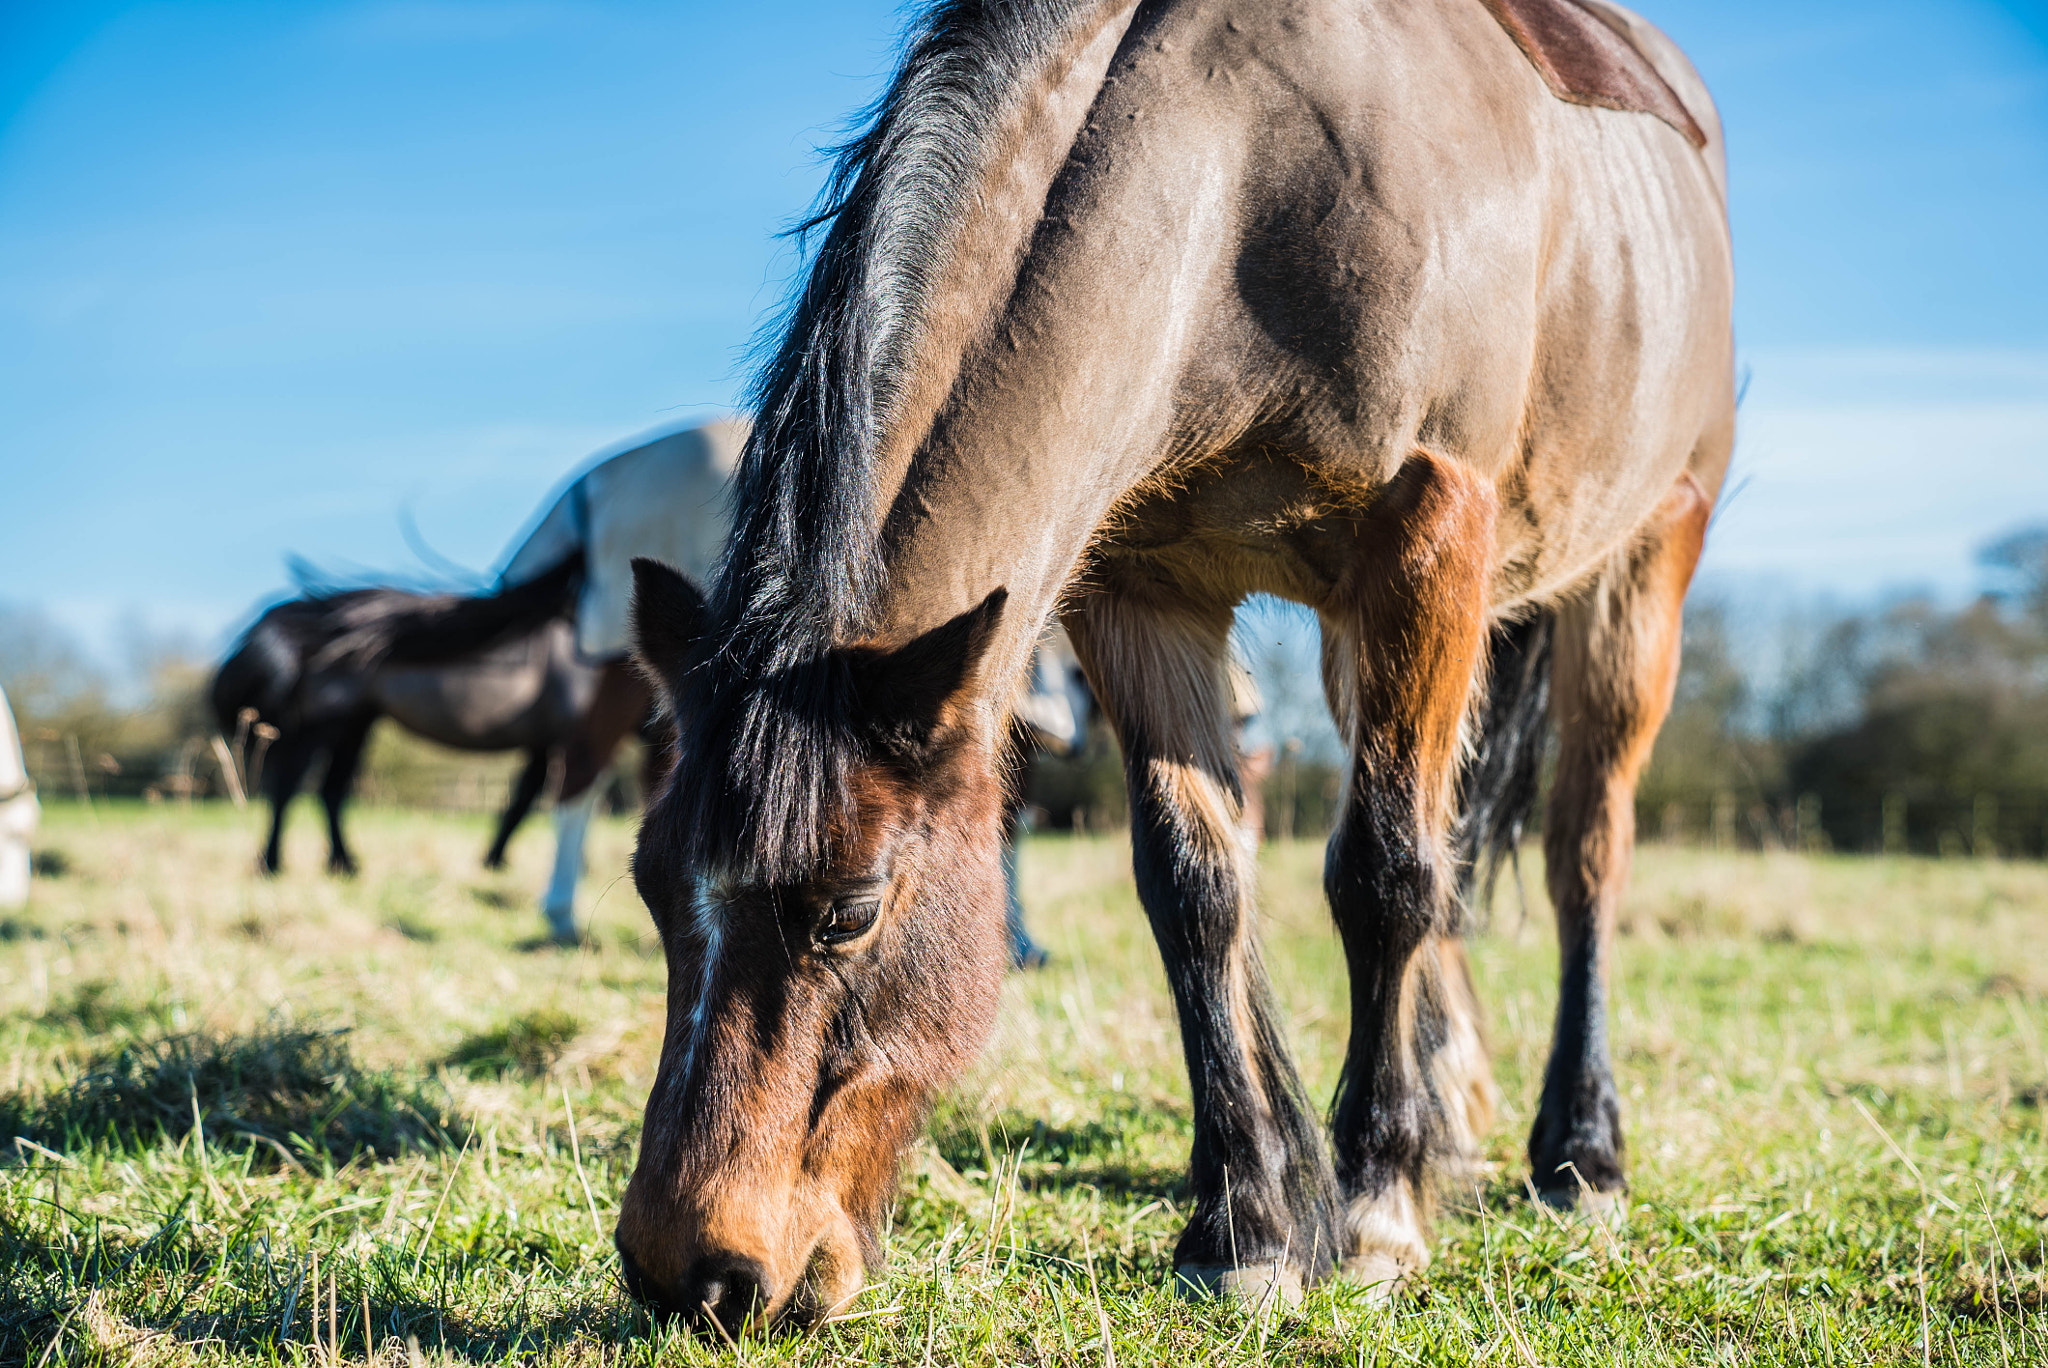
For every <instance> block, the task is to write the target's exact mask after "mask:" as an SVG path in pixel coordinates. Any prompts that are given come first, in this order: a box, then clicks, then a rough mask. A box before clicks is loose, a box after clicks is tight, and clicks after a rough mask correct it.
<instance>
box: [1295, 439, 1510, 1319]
mask: <svg viewBox="0 0 2048 1368" xmlns="http://www.w3.org/2000/svg"><path fill="white" fill-rule="evenodd" d="M1495 509H1496V502H1495V498H1494V494H1493V491H1492V488H1491V487H1490V486H1489V485H1487V484H1486V483H1485V482H1484V481H1482V480H1480V479H1478V478H1477V477H1475V476H1473V475H1470V474H1468V473H1467V472H1465V471H1464V469H1463V468H1462V467H1460V466H1457V465H1455V464H1453V463H1451V462H1449V461H1444V460H1439V459H1437V458H1435V457H1432V456H1427V455H1418V456H1417V457H1416V458H1415V459H1414V460H1413V461H1411V462H1410V463H1409V465H1408V467H1407V468H1406V469H1405V470H1404V472H1403V474H1402V476H1401V477H1400V478H1399V479H1398V480H1397V481H1396V482H1395V483H1394V485H1393V486H1392V487H1390V488H1389V489H1388V490H1387V491H1386V493H1385V494H1384V496H1383V497H1382V498H1381V499H1380V500H1379V501H1378V502H1377V503H1376V504H1375V505H1374V507H1373V510H1372V514H1371V516H1370V517H1369V518H1368V520H1367V521H1366V523H1365V525H1364V527H1363V528H1362V529H1361V533H1360V536H1359V540H1358V552H1357V557H1356V560H1355V562H1354V563H1353V565H1352V566H1351V567H1349V570H1348V572H1347V573H1346V575H1345V576H1344V577H1343V580H1342V581H1341V582H1340V584H1339V585H1338V587H1337V591H1336V593H1335V594H1334V595H1333V596H1332V597H1331V599H1330V600H1329V601H1327V602H1326V603H1325V604H1324V605H1322V609H1321V612H1322V618H1323V675H1324V685H1325V687H1326V689H1327V690H1328V692H1329V695H1330V708H1331V712H1332V714H1333V715H1334V716H1335V717H1336V719H1337V723H1338V727H1339V730H1340V732H1342V733H1343V735H1344V736H1345V738H1346V740H1347V741H1348V742H1349V743H1350V746H1351V773H1350V777H1349V782H1348V787H1347V790H1346V793H1345V797H1344V806H1343V810H1342V812H1341V813H1340V815H1339V817H1338V821H1337V827H1336V831H1335V832H1334V833H1333V834H1332V836H1331V838H1330V844H1329V852H1328V856H1327V860H1326V863H1325V867H1324V876H1323V883H1324V889H1325V892H1326V893H1327V894H1328V896H1329V900H1330V912H1331V915H1332V916H1333V917H1334V918H1335V919H1336V923H1337V930H1338V932H1339V934H1340V936H1341V937H1342V939H1343V943H1344V954H1345V959H1346V962H1347V966H1348V968H1349V971H1350V977H1351V1039H1350V1042H1349V1046H1348V1049H1347V1052H1346V1055H1345V1060H1344V1072H1343V1076H1342V1080H1341V1081H1340V1083H1339V1084H1338V1090H1337V1100H1336V1103H1335V1106H1334V1108H1333V1114H1332V1125H1333V1130H1334V1135H1333V1140H1334V1147H1335V1155H1336V1168H1337V1178H1338V1182H1339V1183H1340V1185H1341V1187H1342V1189H1343V1192H1344V1196H1345V1198H1346V1201H1347V1210H1346V1242H1345V1249H1344V1251H1343V1256H1344V1264H1345V1271H1346V1273H1347V1275H1349V1276H1351V1277H1353V1278H1355V1279H1357V1280H1358V1281H1361V1282H1364V1283H1366V1284H1368V1285H1374V1286H1378V1287H1380V1288H1381V1289H1382V1290H1384V1291H1391V1289H1392V1288H1393V1286H1394V1285H1395V1283H1396V1282H1397V1281H1398V1280H1399V1279H1401V1278H1402V1277H1404V1276H1405V1275H1407V1274H1408V1273H1410V1272H1412V1271H1414V1270H1415V1269H1417V1268H1420V1267H1421V1266H1422V1265H1423V1264H1424V1263H1426V1262H1427V1261H1428V1259H1429V1246H1428V1242H1427V1241H1428V1230H1427V1213H1428V1209H1429V1205H1430V1198H1431V1195H1432V1194H1431V1187H1430V1181H1429V1180H1430V1177H1431V1173H1432V1170H1433V1169H1436V1168H1439V1167H1442V1166H1444V1165H1447V1164H1451V1163H1455V1162H1457V1161H1459V1160H1460V1159H1462V1158H1463V1157H1464V1156H1466V1155H1468V1154H1469V1153H1470V1151H1471V1149H1472V1147H1473V1144H1474V1140H1475V1138H1476V1135H1477V1133H1478V1132H1479V1131H1480V1130H1482V1129H1483V1128H1484V1127H1485V1125H1486V1124H1487V1123H1488V1122H1489V1121H1490V1120H1491V1114H1492V1106H1493V1096H1494V1088H1493V1078H1492V1073H1491V1071H1490V1069H1489V1067H1488V1065H1487V1060H1486V1052H1485V1047H1484V1044H1483V1042H1482V1040H1481V1037H1480V1032H1479V1023H1478V1019H1477V1016H1478V1013H1477V1005H1476V1003H1475V1002H1474V1000H1473V995H1472V991H1471V983H1470V980H1469V978H1468V977H1467V974H1466V970H1465V961H1464V951H1463V947H1462V945H1461V943H1460V942H1459V940H1458V918H1457V910H1456V903H1455V898H1454V890H1455V889H1456V886H1457V879H1456V876H1455V867H1454V862H1453V857H1452V854H1451V850H1450V844H1449V835H1450V830H1451V825H1452V821H1453V814H1454V807H1453V802H1454V796H1453V785H1454V783H1455V775H1456V766H1457V759H1458V738H1459V731H1460V727H1461V725H1462V724H1463V721H1464V717H1465V713H1466V710H1467V707H1468V706H1469V703H1470V700H1471V696H1472V691H1473V686H1474V682H1475V676H1476V674H1477V673H1478V670H1479V662H1480V661H1481V660H1482V658H1483V651H1484V647H1485V642H1486V632H1487V610H1488V597H1489V578H1490V573H1491V558H1492V554H1493V550H1492V548H1493V525H1494V517H1495Z"/></svg>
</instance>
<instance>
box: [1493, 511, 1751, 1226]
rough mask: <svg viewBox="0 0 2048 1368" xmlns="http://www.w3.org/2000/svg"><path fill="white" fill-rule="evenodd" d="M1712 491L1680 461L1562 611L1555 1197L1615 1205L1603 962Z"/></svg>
mask: <svg viewBox="0 0 2048 1368" xmlns="http://www.w3.org/2000/svg"><path fill="white" fill-rule="evenodd" d="M1712 508H1713V505H1712V502H1711V501H1710V500H1709V499H1708V497H1707V495H1706V492H1705V491H1704V490H1702V489H1701V488H1700V486H1699V484H1698V483H1697V482H1696V481H1695V480H1694V479H1693V478H1692V477H1691V476H1690V475H1687V476H1685V477H1683V478H1681V479H1680V480H1679V482H1678V483H1677V484H1676V485H1675V486H1674V487H1673V488H1672V490H1671V492H1670V493H1669V494H1668V495H1667V496H1666V497H1665V499H1664V500H1663V502H1662V503H1661V504H1660V505H1659V506H1658V508H1657V511H1656V513H1655V515H1654V516H1653V517H1652V518H1651V520H1650V522H1649V524H1648V525H1647V527H1646V528H1645V529H1644V530H1643V532H1642V533H1641V534H1639V535H1638V536H1637V537H1636V538H1635V540H1634V542H1633V543H1632V544H1631V545H1630V546H1629V547H1628V548H1627V549H1626V550H1624V551H1623V552H1622V553H1620V554H1619V555H1618V556H1616V558H1615V559H1614V560H1613V561H1612V562H1611V563H1610V564H1609V565H1608V566H1607V568H1606V569H1605V570H1604V571H1603V572H1602V573H1601V574H1600V575H1599V576H1598V577H1597V578H1596V579H1595V580H1594V581H1593V583H1592V584H1591V585H1589V586H1588V587H1587V589H1586V590H1585V591H1583V592H1582V593H1580V594H1579V595H1577V596H1575V597H1574V598H1572V599H1571V600H1569V601H1568V602H1566V603H1565V604H1563V605H1562V606H1561V607H1560V609H1559V613H1558V622H1557V635H1556V645H1555V653H1556V654H1555V663H1554V665H1553V666H1552V669H1553V672H1554V673H1553V676H1552V681H1551V692H1550V704H1551V717H1552V721H1553V723H1554V725H1555V726H1556V728H1557V733H1558V742H1559V747H1558V760H1557V773H1556V778H1555V780H1554V781H1553V783H1552V786H1551V792H1550V800H1549V805H1548V809H1547V812H1546V814H1545V818H1544V839H1543V846H1544V864H1545V867H1546V871H1547V874H1546V880H1547V882H1548V884H1549V886H1550V899H1551V903H1552V905H1553V906H1554V907H1555V908H1556V909H1557V934H1558V952H1559V969H1560V973H1559V983H1558V1004H1557V1024H1556V1031H1555V1034H1554V1036H1553V1038H1552V1043H1551V1051H1550V1063H1549V1066H1548V1068H1547V1069H1546V1070H1545V1073H1544V1079H1543V1100H1542V1103H1541V1105H1540V1106H1539V1108H1538V1110H1537V1114H1536V1122H1535V1125H1534V1127H1533V1128H1532V1129H1531V1131H1530V1133H1529V1162H1530V1165H1531V1167H1532V1169H1533V1172H1534V1177H1535V1183H1536V1189H1537V1192H1538V1193H1539V1195H1541V1196H1542V1197H1543V1198H1544V1200H1545V1201H1547V1202H1549V1203H1551V1204H1552V1205H1556V1206H1562V1207H1572V1206H1577V1205H1580V1204H1582V1203H1583V1204H1584V1205H1586V1206H1588V1207H1591V1208H1597V1209H1601V1210H1607V1211H1612V1212H1615V1213H1618V1212H1619V1211H1620V1210H1621V1209H1622V1202H1623V1197H1624V1194H1625V1193H1626V1192H1627V1189H1628V1180H1627V1177H1626V1175H1625V1173H1624V1169H1623V1143H1622V1133H1621V1106H1620V1099H1619V1095H1618V1093H1617V1091H1616V1089H1615V1085H1614V1072H1613V1067H1612V1064H1611V1062H1610V1059H1609V1052H1608V1043H1607V967H1608V958H1609V953H1610V949H1611V943H1612V940H1613V936H1614V921H1615V914H1616V912H1617V910H1618V909H1619V907H1620V903H1621V897H1622V893H1623V890H1624V889H1625V887H1626V885H1627V883H1628V870H1629V862H1630V857H1631V855H1632V854H1633V852H1634V848H1635V790H1636V779H1637V776H1638V775H1640V774H1641V772H1642V768H1643V765H1644V764H1645V762H1647V761H1648V760H1649V757H1650V746H1651V743H1652V742H1654V741H1655V740H1656V737H1657V730H1658V728H1659V727H1660V726H1662V725H1663V722H1664V715H1665V713H1666V712H1668V711H1669V710H1670V707H1671V693H1672V689H1673V686H1674V685H1675V684H1676V682H1677V678H1678V646H1679V635H1680V626H1681V614H1682V611H1683V607H1684V602H1685V591H1686V587H1687V585H1689V584H1690V583H1691V580H1692V572H1693V566H1694V565H1695V564H1696V563H1697V561H1698V559H1699V553H1700V546H1701V542H1702V540H1703V539H1704V538H1705V536H1706V527H1707V518H1708V515H1709V514H1710V513H1711V512H1712Z"/></svg>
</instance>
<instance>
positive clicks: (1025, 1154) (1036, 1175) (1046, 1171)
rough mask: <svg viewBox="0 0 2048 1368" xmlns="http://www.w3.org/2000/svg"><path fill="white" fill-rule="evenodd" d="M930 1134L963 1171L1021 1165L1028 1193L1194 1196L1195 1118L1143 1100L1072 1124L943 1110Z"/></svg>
mask: <svg viewBox="0 0 2048 1368" xmlns="http://www.w3.org/2000/svg"><path fill="white" fill-rule="evenodd" d="M930 1134H931V1140H932V1144H933V1145H934V1147H936V1148H937V1150H938V1151H939V1153H940V1155H941V1156H943V1157H944V1158H945V1160H946V1162H947V1163H949V1164H951V1165H952V1166H953V1167H954V1168H955V1169H958V1170H961V1171H962V1172H965V1171H967V1170H970V1169H978V1170H981V1171H983V1172H987V1171H989V1169H990V1167H991V1165H992V1164H1016V1165H1019V1166H1020V1171H1019V1173H1018V1178H1017V1182H1018V1185H1019V1186H1020V1187H1021V1188H1023V1189H1024V1190H1025V1191H1026V1192H1033V1193H1056V1192H1064V1191H1069V1190H1073V1189H1078V1188H1093V1189H1095V1190H1097V1191H1099V1192H1101V1193H1102V1194H1103V1195H1104V1196H1106V1197H1142V1198H1154V1197H1165V1198H1170V1199H1172V1200H1174V1201H1176V1202H1178V1201H1180V1200H1181V1199H1183V1198H1185V1197H1186V1196H1187V1195H1188V1193H1189V1190H1190V1189H1189V1188H1188V1182H1187V1147H1188V1145H1189V1144H1190V1143H1191V1141H1192V1133H1191V1131H1190V1128H1189V1124H1188V1119H1187V1117H1186V1116H1185V1115H1183V1114H1181V1113H1180V1112H1178V1111H1175V1110H1171V1109H1168V1108H1165V1107H1159V1106H1156V1105H1151V1104H1147V1103H1145V1102H1141V1101H1139V1100H1137V1099H1135V1098H1129V1099H1117V1100H1115V1101H1112V1102H1111V1103H1110V1104H1109V1105H1107V1106H1105V1107H1104V1109H1103V1110H1102V1111H1101V1112H1099V1113H1098V1114H1097V1115H1095V1116H1093V1117H1091V1118H1088V1119H1086V1120H1081V1121H1076V1122H1074V1123H1073V1124H1071V1125H1052V1124H1050V1123H1048V1122H1047V1121H1046V1120H1045V1119H1044V1118H1042V1117H1033V1116H1029V1115H1026V1114H1024V1113H1022V1112H1018V1111H1014V1110H1011V1111H1003V1112H999V1113H997V1114H995V1115H993V1116H990V1117H987V1118H985V1119H984V1118H977V1117H974V1116H971V1115H967V1114H964V1113H960V1112H943V1111H942V1112H941V1114H940V1115H939V1116H937V1117H935V1118H934V1119H933V1122H932V1127H931V1132H930ZM1162 1151H1164V1153H1162Z"/></svg>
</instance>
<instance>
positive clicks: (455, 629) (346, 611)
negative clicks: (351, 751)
mask: <svg viewBox="0 0 2048 1368" xmlns="http://www.w3.org/2000/svg"><path fill="white" fill-rule="evenodd" d="M582 579H583V552H582V551H581V550H577V551H572V552H570V553H569V555H568V556H566V557H565V558H563V559H562V560H560V561H558V562H557V563H556V564H555V565H554V566H553V567H552V568H551V569H549V570H547V571H546V572H545V573H543V574H540V575H536V576H535V577H534V578H532V579H528V580H521V581H520V582H519V583H517V584H510V585H502V586H500V587H499V588H498V589H497V590H496V591H495V592H493V593H489V594H414V593H408V592H406V591H405V590H402V589H371V590H352V591H349V592H346V593H342V594H337V595H335V596H333V597H332V598H331V599H329V600H328V601H327V603H326V623H325V627H326V632H327V640H326V642H325V644H323V645H322V646H321V647H320V649H319V650H318V651H317V652H315V653H314V655H313V658H312V660H311V662H310V664H311V666H312V667H313V668H318V669H358V670H362V669H372V668H375V667H376V666H379V665H447V664H452V663H454V662H456V661H460V660H464V659H467V658H468V657H471V656H474V655H476V654H478V653H479V652H482V651H487V650H489V649H490V648H491V647H493V646H496V645H499V644H500V643H502V642H506V641H512V640H516V639H517V638H519V637H524V636H530V635H532V634H533V633H535V632H537V631H539V630H540V629H541V628H542V627H544V626H546V625H547V624H548V623H549V622H551V621H553V620H554V619H556V618H558V617H561V616H563V615H564V614H566V613H568V612H569V611H570V609H571V607H572V605H573V604H574V603H575V597H576V591H577V589H578V588H579V587H580V586H581V584H582Z"/></svg>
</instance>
